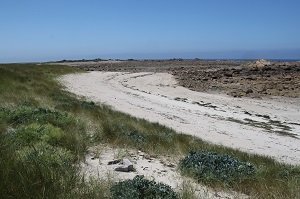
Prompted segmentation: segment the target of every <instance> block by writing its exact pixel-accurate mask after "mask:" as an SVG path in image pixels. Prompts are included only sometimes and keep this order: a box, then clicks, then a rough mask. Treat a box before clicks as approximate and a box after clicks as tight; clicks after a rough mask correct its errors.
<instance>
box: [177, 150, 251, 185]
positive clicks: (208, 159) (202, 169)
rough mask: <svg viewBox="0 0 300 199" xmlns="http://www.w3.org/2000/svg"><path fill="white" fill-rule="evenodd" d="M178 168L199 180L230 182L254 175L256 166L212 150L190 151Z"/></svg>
mask: <svg viewBox="0 0 300 199" xmlns="http://www.w3.org/2000/svg"><path fill="white" fill-rule="evenodd" d="M180 169H181V170H182V171H183V172H187V173H190V174H191V175H192V176H194V177H196V178H197V179H198V180H199V181H203V182H210V181H220V182H225V183H231V182H235V181H240V180H243V179H246V178H249V177H252V176H254V174H255V172H256V168H255V167H254V166H253V165H252V164H251V163H247V162H242V161H239V160H238V159H235V158H233V157H231V156H229V155H221V154H217V153H214V152H207V151H198V152H194V151H192V152H190V153H189V154H188V155H187V156H186V157H185V158H184V159H183V160H181V162H180Z"/></svg>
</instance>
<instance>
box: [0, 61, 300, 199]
mask: <svg viewBox="0 0 300 199" xmlns="http://www.w3.org/2000/svg"><path fill="white" fill-rule="evenodd" d="M74 72H80V71H78V70H75V69H73V68H70V67H65V66H47V65H40V66H38V65H30V64H24V65H23V64H22V65H0V136H1V138H0V149H1V150H0V170H1V171H0V195H1V196H3V197H2V198H24V197H25V198H29V197H32V196H36V197H37V198H61V197H65V198H71V197H72V198H74V197H75V198H105V197H109V194H110V193H109V184H108V183H107V182H99V181H93V182H89V183H87V182H84V181H83V180H82V178H81V176H79V175H78V170H79V168H78V166H77V165H78V164H77V163H78V162H80V161H81V160H82V159H83V157H84V155H85V153H86V150H87V148H88V147H89V146H92V145H95V144H97V143H106V144H109V145H112V146H116V145H117V146H122V147H129V148H134V149H142V150H143V151H145V152H148V153H152V154H162V155H164V154H168V155H176V156H177V155H184V154H187V153H188V152H189V151H191V150H194V151H199V150H201V151H212V152H217V153H218V154H228V155H230V156H232V157H234V158H237V159H239V160H241V161H244V162H250V163H252V164H253V165H254V166H255V168H256V169H257V172H256V173H255V175H254V176H252V177H251V178H246V179H242V180H240V181H235V182H233V183H231V184H230V185H229V184H226V183H224V182H222V181H218V180H210V181H207V180H206V181H202V180H201V179H198V180H199V181H200V182H201V183H204V184H207V185H209V186H211V187H217V188H230V189H233V190H236V191H240V192H243V193H246V194H249V195H250V196H253V197H255V198H297V197H298V198H299V197H300V188H299V187H300V168H299V167H292V166H288V165H283V164H279V163H277V162H275V161H273V160H272V159H269V158H265V157H261V156H257V155H249V154H246V153H243V152H240V151H237V150H233V149H229V148H225V147H222V146H216V145H211V144H208V143H206V142H203V141H201V140H200V139H197V138H194V137H192V136H188V135H182V134H176V133H175V132H174V131H173V130H172V129H169V128H166V127H164V126H161V125H159V124H156V123H150V122H147V121H145V120H141V119H136V118H133V117H131V116H129V115H126V114H124V113H120V112H117V111H113V110H112V109H110V108H109V107H107V106H104V105H97V104H95V103H93V102H88V101H85V100H84V99H78V98H76V96H74V95H72V94H70V93H68V92H66V91H64V90H63V89H62V86H61V85H60V84H58V82H57V81H56V80H55V79H56V78H57V77H58V76H60V75H63V74H68V73H74ZM183 174H184V175H189V176H192V177H195V178H196V176H195V175H194V174H193V173H192V172H189V171H185V172H183Z"/></svg>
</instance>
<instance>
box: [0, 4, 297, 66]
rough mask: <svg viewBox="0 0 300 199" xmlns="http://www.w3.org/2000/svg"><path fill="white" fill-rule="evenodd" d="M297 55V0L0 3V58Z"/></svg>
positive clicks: (8, 59)
mask: <svg viewBox="0 0 300 199" xmlns="http://www.w3.org/2000/svg"><path fill="white" fill-rule="evenodd" d="M98 57H99V58H173V57H182V58H194V57H199V58H295V59H300V1H299V0H251V1H250V0H249V1H248V0H103V1H101V0H98V1H96V0H86V1H84V0H69V1H67V0H0V62H19V61H46V60H59V59H77V58H78V59H81V58H98Z"/></svg>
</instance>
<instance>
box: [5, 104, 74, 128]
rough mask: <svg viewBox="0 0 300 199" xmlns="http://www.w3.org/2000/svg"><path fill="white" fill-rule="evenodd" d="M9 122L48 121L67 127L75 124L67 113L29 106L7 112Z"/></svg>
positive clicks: (42, 122)
mask: <svg viewBox="0 0 300 199" xmlns="http://www.w3.org/2000/svg"><path fill="white" fill-rule="evenodd" d="M9 122H10V123H12V124H14V125H19V124H27V123H33V122H36V123H41V124H47V123H50V124H53V125H54V126H58V127H62V128H68V127H70V126H72V125H74V124H76V120H75V119H74V118H73V117H72V116H70V115H68V114H67V113H64V112H59V111H54V110H50V109H45V108H34V107H30V106H20V107H18V108H16V109H13V110H11V111H10V113H9Z"/></svg>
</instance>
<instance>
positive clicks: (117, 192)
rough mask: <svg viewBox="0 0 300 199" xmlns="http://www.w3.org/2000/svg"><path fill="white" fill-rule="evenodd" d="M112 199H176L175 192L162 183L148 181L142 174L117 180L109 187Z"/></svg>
mask: <svg viewBox="0 0 300 199" xmlns="http://www.w3.org/2000/svg"><path fill="white" fill-rule="evenodd" d="M111 195H112V198H113V199H128V198H130V199H156V198H158V199H176V198H178V196H177V194H176V193H175V192H174V191H173V190H172V188H171V187H170V186H168V185H165V184H163V183H156V182H155V181H149V180H147V179H145V178H144V176H135V177H134V178H133V179H132V180H125V181H122V182H118V183H116V184H115V185H113V186H112V187H111Z"/></svg>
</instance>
